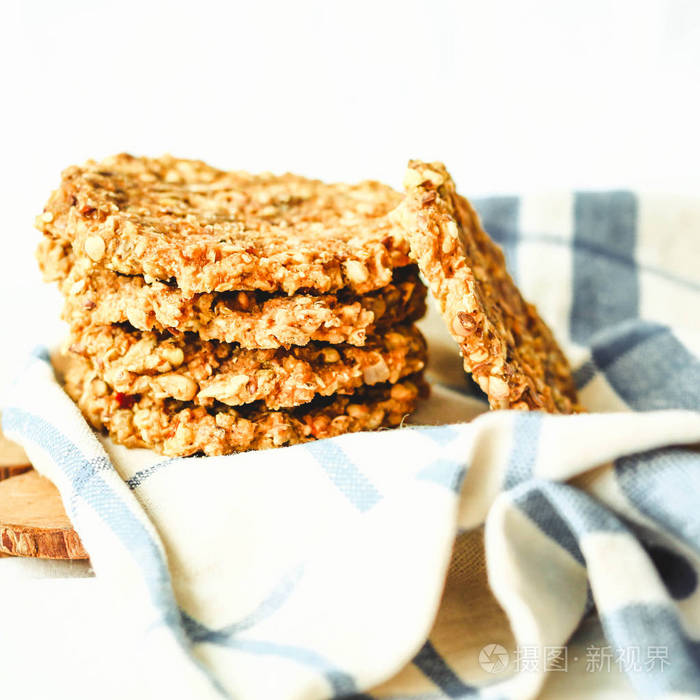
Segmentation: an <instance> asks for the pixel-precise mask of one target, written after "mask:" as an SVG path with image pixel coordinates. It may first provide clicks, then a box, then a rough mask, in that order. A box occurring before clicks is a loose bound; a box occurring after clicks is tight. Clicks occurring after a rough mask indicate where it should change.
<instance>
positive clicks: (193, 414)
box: [65, 359, 427, 457]
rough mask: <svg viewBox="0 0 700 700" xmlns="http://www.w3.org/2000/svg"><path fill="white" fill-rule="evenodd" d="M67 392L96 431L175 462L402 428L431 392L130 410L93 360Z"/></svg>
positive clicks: (391, 389) (137, 404)
mask: <svg viewBox="0 0 700 700" xmlns="http://www.w3.org/2000/svg"><path fill="white" fill-rule="evenodd" d="M65 389H66V391H67V393H68V394H69V396H70V397H71V398H72V399H73V400H74V401H76V402H77V403H78V405H79V407H80V409H81V410H82V412H83V414H84V415H85V416H86V418H87V419H88V420H89V422H90V423H91V424H92V426H93V427H95V428H96V429H98V430H104V431H106V432H108V433H109V435H110V436H111V437H112V439H113V440H114V441H115V442H118V443H120V444H122V445H126V446H127V447H147V448H151V449H154V450H156V451H157V452H160V453H161V454H164V455H168V456H179V457H184V456H187V455H192V454H197V453H204V454H206V455H223V454H230V453H232V452H242V451H245V450H256V449H266V448H270V447H282V446H284V445H294V444H297V443H302V442H309V441H311V440H318V439H321V438H326V437H334V436H336V435H342V434H344V433H352V432H358V431H360V430H376V429H377V428H381V427H395V426H398V425H400V424H401V423H402V421H403V420H404V418H405V417H406V416H407V415H408V414H410V413H411V412H412V411H413V410H414V409H415V406H416V403H417V401H418V398H419V397H420V396H422V395H425V394H426V393H427V386H426V385H425V383H424V382H423V380H422V377H421V376H420V375H416V376H414V377H411V378H407V379H405V380H402V381H401V382H399V383H397V384H394V385H391V386H390V385H386V384H382V385H378V386H376V387H368V388H365V389H363V390H362V391H360V392H357V393H356V394H353V395H351V396H340V397H333V398H332V399H322V400H317V401H314V402H313V403H311V404H308V405H305V406H300V407H299V408H297V409H294V410H288V411H284V410H282V411H270V410H266V409H260V408H258V407H249V408H248V409H245V410H236V409H233V408H229V407H226V406H221V405H219V406H217V407H216V410H213V411H212V409H209V410H207V409H205V408H204V407H202V406H194V405H192V404H188V403H185V402H181V401H176V400H174V399H154V398H152V397H149V396H142V397H134V400H133V403H131V404H130V405H129V406H124V405H123V403H122V400H121V399H120V398H119V396H118V395H117V394H116V393H115V392H114V391H112V390H111V389H110V388H109V387H107V386H106V385H105V383H104V382H103V381H102V380H101V379H99V378H98V377H97V376H96V374H95V372H94V371H93V370H92V368H91V367H90V365H89V363H88V362H86V361H85V360H81V359H74V360H72V361H71V363H70V365H69V367H68V370H67V373H66V376H65Z"/></svg>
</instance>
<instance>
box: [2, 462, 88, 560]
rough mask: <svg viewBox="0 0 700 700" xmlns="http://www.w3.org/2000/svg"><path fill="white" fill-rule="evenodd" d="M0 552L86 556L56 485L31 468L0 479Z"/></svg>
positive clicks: (28, 555)
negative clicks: (22, 472)
mask: <svg viewBox="0 0 700 700" xmlns="http://www.w3.org/2000/svg"><path fill="white" fill-rule="evenodd" d="M0 552H4V553H5V554H13V555H15V556H22V557H39V558H42V559H87V558H88V554H87V552H86V551H85V548H84V547H83V545H82V542H81V541H80V538H79V537H78V533H77V532H76V531H75V530H74V529H73V526H72V525H71V522H70V520H69V519H68V516H67V515H66V511H65V509H64V508H63V503H62V501H61V496H60V494H59V493H58V489H57V488H56V487H55V486H54V485H53V484H52V483H51V482H50V481H49V480H48V479H45V478H44V477H43V476H40V475H39V474H38V472H36V471H35V470H33V469H32V470H31V471H28V472H26V473H25V474H20V475H19V476H12V477H10V478H9V479H5V480H3V481H0Z"/></svg>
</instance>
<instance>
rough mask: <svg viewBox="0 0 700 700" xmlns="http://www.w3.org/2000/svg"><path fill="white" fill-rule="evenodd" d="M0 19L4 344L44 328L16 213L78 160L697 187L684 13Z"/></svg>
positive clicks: (485, 184)
mask: <svg viewBox="0 0 700 700" xmlns="http://www.w3.org/2000/svg"><path fill="white" fill-rule="evenodd" d="M0 7H1V8H2V9H0V13H2V17H1V20H0V26H1V29H0V32H2V36H0V60H1V65H2V80H3V95H4V99H3V103H2V109H1V110H0V120H2V125H1V128H0V134H1V138H2V167H0V196H1V197H2V201H1V202H0V203H1V205H2V207H1V211H2V224H1V228H0V231H1V234H0V235H2V243H1V245H2V255H1V256H0V292H2V296H1V297H0V298H2V304H3V306H2V309H1V310H2V316H3V323H2V328H3V335H6V337H7V335H8V334H9V333H12V340H11V343H10V344H11V345H12V347H13V348H14V347H19V346H24V345H27V344H33V343H34V342H36V340H41V339H42V338H43V337H44V336H45V335H46V334H47V333H48V330H47V329H48V326H50V324H51V321H52V320H53V319H55V318H56V316H57V314H58V303H57V299H56V294H55V292H50V291H49V290H45V289H43V288H42V285H41V282H40V280H39V275H38V272H37V270H36V264H35V262H34V259H33V250H34V248H35V246H36V243H37V240H38V234H37V233H36V232H35V231H34V229H33V228H32V225H33V220H34V216H35V215H36V214H37V213H38V212H40V211H41V208H42V205H43V203H44V201H45V199H46V198H47V196H48V194H49V192H50V190H51V189H52V188H53V187H55V186H56V185H57V183H58V181H59V174H60V171H61V170H62V168H64V167H65V166H67V165H69V164H72V163H79V162H82V161H84V160H85V159H87V158H89V157H95V158H99V157H101V156H105V155H108V154H110V153H114V152H118V151H131V152H133V153H136V154H150V155H157V154H161V153H163V152H171V153H173V154H175V155H179V156H187V157H198V158H203V159H205V160H208V161H211V162H212V163H214V164H216V165H219V166H222V167H231V168H243V169H250V170H253V171H259V170H273V171H285V170H292V171H297V172H300V173H302V174H306V175H311V176H318V177H322V178H329V179H339V180H357V179H362V178H366V177H373V178H378V179H382V180H385V181H387V182H388V183H390V184H393V185H397V186H398V185H399V184H400V181H401V177H402V174H403V170H404V166H405V163H406V161H407V159H408V158H410V157H419V158H422V159H433V158H435V159H441V160H444V161H445V162H446V164H447V165H448V167H449V168H450V169H451V171H452V172H453V174H454V176H455V178H456V180H457V182H458V184H459V186H460V189H461V190H462V191H463V192H464V193H465V194H468V195H470V194H472V195H473V194H482V193H487V192H519V191H524V190H533V189H540V188H553V187H554V188H562V187H565V188H568V187H583V188H604V187H640V188H645V189H655V190H666V191H686V192H688V191H690V192H695V191H697V190H699V189H700V187H699V186H700V139H698V135H697V131H698V127H697V125H698V124H699V123H700V107H699V105H698V99H699V92H700V90H699V88H700V48H699V47H700V2H696V1H695V0H658V1H657V2H647V1H643V0H635V1H629V2H627V1H620V0H617V1H613V0H610V1H609V2H597V1H594V2H592V1H590V0H588V1H586V2H560V1H539V2H484V1H483V0H478V1H476V2H467V1H463V2H460V1H459V0H452V1H448V0H443V1H438V0H433V1H432V2H429V1H425V2H414V1H408V0H403V1H402V2H382V1H381V0H370V1H360V0H352V1H343V2H333V1H331V0H319V1H306V2H252V1H250V0H248V1H246V2H209V1H206V0H198V1H193V0H189V1H188V2H177V1H174V0H170V1H168V2H148V1H147V0H141V1H140V2H133V1H131V0H121V1H120V2H109V3H106V2H104V3H101V2H98V1H97V0H87V1H84V2H83V1H80V2H77V1H69V2H54V1H46V2H16V3H12V2H9V3H8V2H3V3H2V5H0ZM3 369H4V368H3ZM0 379H2V373H1V372H0Z"/></svg>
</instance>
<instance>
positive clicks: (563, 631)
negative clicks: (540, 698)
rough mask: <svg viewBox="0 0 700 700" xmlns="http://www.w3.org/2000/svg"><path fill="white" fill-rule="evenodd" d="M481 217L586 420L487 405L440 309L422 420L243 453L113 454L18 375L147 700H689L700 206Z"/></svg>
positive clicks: (38, 374) (37, 449)
mask: <svg viewBox="0 0 700 700" xmlns="http://www.w3.org/2000/svg"><path fill="white" fill-rule="evenodd" d="M476 204H477V208H478V209H479V211H480V212H481V214H482V217H483V219H484V223H485V227H486V229H487V230H488V231H490V233H491V234H492V235H493V237H494V238H495V239H496V240H497V241H498V242H499V243H500V244H501V245H503V247H504V248H505V251H506V255H507V259H508V264H509V266H510V269H511V271H512V273H513V274H514V276H515V277H516V279H517V281H518V283H519V284H520V286H521V288H522V290H523V292H524V294H525V296H526V297H527V298H529V299H531V300H532V301H534V302H536V303H537V304H538V306H539V308H540V310H541V313H542V315H543V316H544V317H545V318H546V320H547V321H548V322H549V323H550V324H551V326H552V327H553V329H554V331H555V333H556V335H557V336H558V338H559V339H560V341H561V342H562V344H563V345H564V347H565V348H566V350H567V352H568V354H569V357H570V358H571V359H572V362H573V365H574V367H575V370H576V377H577V381H578V384H579V386H580V389H581V398H582V402H583V403H584V405H585V406H586V407H587V408H588V409H589V410H590V413H589V414H586V415H578V416H548V415H541V414H537V413H527V414H524V413H518V412H505V411H504V412H492V413H483V403H482V402H481V400H480V399H479V398H478V396H477V392H475V391H474V389H473V388H471V386H470V384H469V382H468V381H466V380H465V379H464V378H463V377H462V375H461V372H460V370H459V366H460V364H459V359H458V357H457V354H456V349H454V348H453V346H452V344H451V343H450V342H449V340H446V339H445V338H444V337H442V336H440V329H439V322H435V319H433V321H432V322H430V321H429V322H428V325H427V328H428V339H429V343H430V346H431V348H432V349H433V351H434V352H433V354H434V356H435V358H436V360H437V362H436V363H435V366H434V367H433V368H432V379H433V381H434V382H435V390H434V392H433V397H432V398H431V400H430V401H429V402H428V403H427V405H426V406H425V407H424V408H423V409H422V410H421V412H420V413H419V415H418V419H419V420H422V421H424V422H429V423H433V424H434V425H432V426H430V427H404V428H402V429H398V430H393V431H385V432H379V433H368V434H358V435H348V436H343V437H340V438H337V439H333V440H326V441H322V442H318V443H314V444H309V445H304V446H297V447H291V448H285V449H280V450H274V451H268V452H259V453H248V454H241V455H236V456H229V457H216V458H196V457H195V458H188V459H164V458H162V457H159V456H157V455H154V454H152V453H149V452H146V451H142V450H133V451H129V450H125V449H124V448H121V447H119V446H115V445H113V444H112V443H111V442H109V441H108V440H103V439H99V440H98V439H97V438H96V437H95V435H94V434H93V433H92V431H91V430H90V429H89V428H88V426H87V424H86V423H85V422H84V420H83V419H82V417H81V416H80V413H79V412H78V410H77V408H75V406H74V405H73V404H72V403H71V402H70V400H69V399H68V398H67V397H66V396H65V395H64V393H63V392H62V390H61V388H60V386H59V385H58V384H57V383H56V381H55V379H54V375H53V371H52V368H51V366H50V365H49V362H48V357H47V355H46V353H42V352H39V353H37V354H36V355H35V356H34V357H32V358H31V359H30V360H29V362H28V364H27V366H26V367H25V368H23V369H21V371H19V372H18V377H17V379H16V382H15V384H14V386H13V388H12V390H11V392H10V394H9V397H8V399H7V401H6V405H5V407H4V409H3V429H4V430H5V432H6V433H7V434H8V436H10V437H11V438H13V439H14V440H16V441H18V442H20V443H22V444H23V445H24V446H25V448H26V450H27V452H28V454H29V456H30V458H31V459H32V461H33V462H34V464H35V465H36V466H37V467H38V468H39V469H40V470H41V471H42V472H43V473H45V474H46V475H47V476H49V477H50V478H51V479H52V480H53V481H54V482H55V483H56V484H57V485H58V487H59V489H60V491H61V493H62V495H63V499H64V502H65V504H66V508H67V510H68V513H69V515H70V517H71V519H72V521H73V523H74V524H75V526H76V528H77V530H78V532H79V533H80V535H81V537H82V540H83V542H84V544H85V546H86V548H87V549H88V551H89V552H90V554H91V562H92V566H93V568H94V572H95V574H96V576H97V579H100V580H102V581H103V583H105V584H106V585H107V586H108V587H109V589H110V590H111V592H112V593H111V594H112V596H113V599H114V601H115V605H116V604H117V602H119V603H120V604H121V603H123V601H125V600H128V601H129V605H128V608H127V610H128V612H127V613H125V615H126V619H125V624H126V625H127V626H128V627H129V630H130V636H131V639H132V640H133V645H134V647H135V648H138V650H139V655H140V657H141V659H142V661H143V664H142V668H131V667H130V668H129V669H128V671H127V672H128V673H133V674H141V676H142V678H141V676H140V680H139V686H140V687H142V688H143V689H144V696H151V695H149V694H150V693H157V694H158V696H159V697H197V698H207V697H235V698H322V697H331V696H333V697H363V698H406V699H410V698H415V699H416V700H417V699H418V698H420V699H421V700H423V699H427V698H430V699H432V698H435V699H436V700H437V699H439V698H466V697H485V698H491V697H494V698H496V697H498V698H503V697H508V698H530V697H534V696H536V695H537V694H538V693H540V692H541V691H542V690H543V688H544V690H545V691H546V690H547V689H548V688H549V687H550V685H551V684H552V683H553V682H556V683H557V684H558V686H557V687H559V688H566V677H567V676H563V675H562V673H561V671H563V670H564V669H567V670H568V674H575V673H576V669H577V668H578V670H579V671H582V670H585V671H586V672H593V671H596V672H597V673H596V674H594V675H595V677H596V678H597V679H600V680H599V681H597V682H599V683H600V684H601V687H604V678H605V674H606V673H607V672H608V671H609V670H610V667H617V668H618V669H620V670H621V671H622V672H624V674H625V676H623V677H622V678H623V679H624V678H626V679H627V680H625V681H624V682H625V683H627V684H628V687H629V688H630V689H631V691H630V692H632V693H636V694H638V695H641V696H645V697H658V696H664V697H696V696H700V586H699V585H698V572H700V451H699V450H698V443H699V442H700V312H699V311H698V310H699V309H700V201H693V200H682V199H674V198H670V199H669V198H663V197H641V196H636V195H635V194H632V193H629V192H607V193H579V194H566V195H555V196H532V197H523V198H510V197H504V198H495V199H488V200H483V201H479V202H477V203H476ZM482 413H483V415H478V416H477V417H476V418H474V420H472V421H471V422H464V421H465V420H467V419H469V418H472V417H473V416H474V415H476V414H482ZM435 424H437V425H435ZM7 561H9V560H3V561H2V562H0V583H2V570H3V569H2V564H3V563H4V562H7ZM595 615H597V616H598V619H599V620H600V625H601V627H602V630H603V633H604V637H605V638H604V639H601V640H600V641H599V642H598V643H597V644H592V645H589V646H588V647H585V646H584V647H581V645H580V644H579V646H575V644H576V639H577V634H578V635H580V633H581V630H580V628H581V626H582V625H583V626H584V627H585V625H586V624H587V621H588V620H591V619H593V618H594V616H595ZM577 630H579V632H578V633H577ZM107 633H108V632H107V631H105V634H107ZM75 634H76V635H79V634H80V625H77V628H76V632H75ZM1 636H2V632H0V637H1ZM82 643H83V644H84V645H93V644H99V643H100V640H99V639H94V638H85V639H83V640H82ZM77 645H78V647H77V648H79V645H80V640H79V641H78V642H77ZM5 653H6V652H5ZM579 654H580V655H579ZM3 663H5V664H8V663H10V661H9V659H8V658H7V657H6V656H4V658H3ZM584 665H585V669H584ZM114 667H115V669H117V668H119V660H117V659H115V661H114ZM115 672H116V670H115ZM122 672H124V671H123V669H122ZM554 676H556V677H557V678H556V680H554V679H553V677H554ZM571 677H573V675H572V676H571ZM68 688H69V685H66V686H65V687H62V686H61V685H60V683H59V682H57V685H56V689H57V696H63V694H64V693H61V692H59V691H66V692H65V694H68ZM562 692H565V691H562Z"/></svg>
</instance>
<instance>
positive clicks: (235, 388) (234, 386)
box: [226, 374, 250, 394]
mask: <svg viewBox="0 0 700 700" xmlns="http://www.w3.org/2000/svg"><path fill="white" fill-rule="evenodd" d="M249 381H250V377H249V376H248V375H247V374H235V375H234V376H233V377H230V378H229V379H227V381H226V390H227V393H228V392H230V393H231V394H237V393H238V392H239V391H241V389H243V388H244V387H245V386H247V384H248V382H249Z"/></svg>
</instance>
